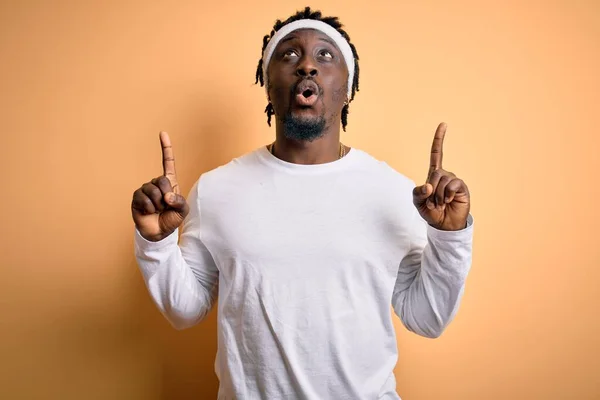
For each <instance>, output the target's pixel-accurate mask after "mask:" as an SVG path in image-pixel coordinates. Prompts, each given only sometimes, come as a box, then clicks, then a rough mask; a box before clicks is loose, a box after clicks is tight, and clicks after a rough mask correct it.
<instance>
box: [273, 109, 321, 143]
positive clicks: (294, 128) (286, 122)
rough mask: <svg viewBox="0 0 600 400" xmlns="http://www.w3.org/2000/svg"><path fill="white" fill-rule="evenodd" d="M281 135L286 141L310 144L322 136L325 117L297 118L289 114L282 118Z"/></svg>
mask: <svg viewBox="0 0 600 400" xmlns="http://www.w3.org/2000/svg"><path fill="white" fill-rule="evenodd" d="M282 122H283V134H284V135H285V137H286V138H288V139H293V140H297V141H302V142H312V141H313V140H315V139H318V138H320V137H322V136H323V134H324V132H325V122H326V121H325V117H324V116H322V115H321V116H319V117H316V118H310V119H307V118H298V117H295V116H293V115H292V114H291V113H287V114H286V115H285V116H284V117H283V121H282Z"/></svg>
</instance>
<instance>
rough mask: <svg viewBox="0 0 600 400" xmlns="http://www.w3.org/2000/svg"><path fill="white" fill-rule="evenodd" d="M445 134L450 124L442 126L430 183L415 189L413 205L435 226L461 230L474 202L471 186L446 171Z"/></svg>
mask: <svg viewBox="0 0 600 400" xmlns="http://www.w3.org/2000/svg"><path fill="white" fill-rule="evenodd" d="M445 135H446V124H445V123H441V124H439V125H438V128H437V130H436V131H435V136H434V138H433V144H432V145H431V158H430V160H431V161H430V164H429V173H428V174H427V181H426V183H425V184H424V185H422V186H417V187H415V189H414V190H413V203H414V204H415V207H417V210H419V214H421V217H423V219H424V220H425V221H427V223H428V224H429V225H431V226H432V227H434V228H436V229H439V230H443V231H457V230H460V229H464V228H465V227H466V225H467V217H468V216H469V210H470V206H471V203H470V196H469V188H467V185H466V184H465V183H464V182H463V181H462V180H461V179H459V178H457V177H456V175H454V174H453V173H452V172H448V171H445V170H444V169H443V168H442V157H443V145H444V136H445Z"/></svg>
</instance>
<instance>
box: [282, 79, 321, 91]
mask: <svg viewBox="0 0 600 400" xmlns="http://www.w3.org/2000/svg"><path fill="white" fill-rule="evenodd" d="M307 81H310V82H312V83H314V84H315V85H316V86H317V88H318V89H319V93H323V87H322V86H321V85H319V82H317V81H316V80H315V79H314V78H313V77H311V76H309V77H305V78H302V79H300V80H298V82H296V83H295V84H293V85H292V86H291V87H290V93H291V94H292V95H294V94H295V93H296V90H297V88H298V86H300V85H301V84H302V83H303V82H307Z"/></svg>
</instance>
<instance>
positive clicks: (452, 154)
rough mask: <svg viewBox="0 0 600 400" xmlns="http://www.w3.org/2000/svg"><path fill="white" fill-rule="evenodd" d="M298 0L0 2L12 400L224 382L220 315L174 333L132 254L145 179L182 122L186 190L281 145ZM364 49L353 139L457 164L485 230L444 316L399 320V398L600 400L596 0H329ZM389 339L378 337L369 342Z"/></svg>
mask: <svg viewBox="0 0 600 400" xmlns="http://www.w3.org/2000/svg"><path fill="white" fill-rule="evenodd" d="M305 5H306V4H304V3H297V2H291V1H275V0H274V1H261V0H255V1H252V2H241V1H240V2H234V1H226V0H221V1H215V2H212V1H211V2H209V1H187V2H182V1H179V2H167V1H162V2H159V1H126V2H122V1H118V2H117V1H95V2H92V1H71V2H67V1H46V2H42V1H16V0H15V1H3V2H2V3H1V5H0V58H1V61H0V80H1V82H2V83H1V88H0V117H1V118H0V122H1V129H2V146H0V160H2V175H3V178H2V195H1V198H2V200H1V201H2V233H1V235H2V237H1V240H0V251H1V255H2V257H1V260H2V262H1V263H2V271H1V272H2V279H1V280H0V293H1V294H0V300H1V303H0V305H1V310H2V315H1V318H0V323H1V327H2V330H1V331H0V360H1V361H0V398H3V399H124V400H125V399H161V400H164V399H214V398H216V396H215V395H216V388H217V381H216V378H215V376H214V373H213V360H214V356H215V351H216V322H215V321H216V320H215V317H216V315H215V312H214V311H213V312H212V313H211V315H210V317H209V318H208V319H207V320H206V321H204V322H203V323H202V324H200V325H199V326H197V327H195V328H193V329H190V330H187V331H182V332H179V331H175V330H174V329H172V328H171V327H170V326H169V325H168V323H167V321H166V320H165V319H164V318H163V317H162V316H161V315H160V313H159V312H158V311H157V309H156V308H155V307H154V305H153V304H152V303H151V300H150V298H149V296H148V294H147V292H146V289H145V287H144V285H143V281H142V279H141V275H140V273H139V272H138V270H137V266H136V264H135V260H134V257H133V251H132V232H133V224H132V221H131V216H130V208H129V207H130V201H131V195H132V193H133V191H134V190H135V189H136V188H137V187H139V186H140V185H141V184H142V183H143V182H146V181H148V180H150V179H151V178H153V177H155V176H158V175H159V174H160V173H161V159H160V154H161V153H160V146H159V141H158V132H159V131H160V130H161V129H164V130H167V131H168V132H170V134H171V138H172V141H173V144H174V150H175V156H176V158H177V167H178V175H179V179H180V182H181V184H182V189H183V191H184V192H185V193H187V191H188V190H189V189H190V187H191V185H192V183H193V182H194V181H195V180H196V179H197V178H198V176H199V174H200V173H202V172H204V171H207V170H209V169H212V168H215V167H217V166H218V165H221V164H223V163H226V162H228V161H229V160H230V159H232V158H233V157H236V156H239V155H241V154H243V153H245V152H248V151H251V150H253V149H255V148H256V147H258V146H260V145H263V144H266V143H268V142H270V141H271V140H272V139H273V137H274V129H269V128H268V127H267V124H266V117H265V114H263V110H264V107H265V105H266V100H265V95H264V92H263V89H262V88H260V87H258V86H254V85H253V83H254V72H255V69H256V65H257V61H258V59H259V57H260V48H261V44H262V37H263V35H264V34H266V33H267V32H269V30H270V29H271V27H272V24H273V22H274V21H275V19H276V18H286V17H287V16H288V15H290V14H292V13H293V12H294V11H296V10H297V9H299V8H302V7H303V6H305ZM313 7H316V8H320V9H322V10H323V11H324V12H325V13H326V14H334V15H338V16H340V17H341V20H342V22H343V23H344V24H345V25H346V27H347V30H348V33H349V34H350V37H351V39H352V41H353V43H355V45H356V47H357V49H358V52H359V55H360V58H361V60H360V69H361V76H360V78H361V79H360V87H361V91H360V92H359V93H358V95H357V97H356V100H355V102H353V103H352V106H351V108H350V116H349V126H348V132H347V133H345V134H343V136H342V138H343V141H344V142H345V143H346V144H348V145H351V146H355V147H357V148H361V149H363V150H365V151H367V152H369V153H371V154H372V155H374V156H375V157H377V158H379V159H382V160H385V161H387V162H388V163H389V164H391V165H392V166H393V167H394V168H396V169H397V170H399V171H401V172H403V173H404V174H406V175H407V176H409V177H411V178H412V179H415V180H416V181H417V182H422V181H423V180H424V179H425V176H426V173H427V168H428V161H429V159H428V157H429V147H430V143H431V140H432V138H433V133H434V131H435V128H436V126H437V124H438V122H440V121H446V122H447V123H448V133H447V135H446V143H445V158H444V167H445V168H446V169H448V170H450V171H453V172H455V173H456V174H457V175H458V176H459V177H461V178H463V179H464V180H465V181H466V182H467V184H468V185H469V187H470V190H471V193H472V202H473V205H472V213H473V215H474V217H475V223H476V234H475V250H474V260H473V268H472V272H471V274H470V276H469V279H468V283H467V289H466V293H465V296H464V299H463V303H462V307H461V309H460V312H459V313H458V315H457V317H456V319H455V320H454V322H453V323H452V324H451V325H450V327H449V328H448V330H447V331H446V332H445V334H444V335H443V336H442V337H441V338H439V339H437V340H430V339H425V338H420V337H417V336H416V335H414V334H411V333H408V332H407V331H406V330H405V329H404V328H403V327H402V326H401V325H400V323H399V321H398V319H397V318H395V321H396V326H397V328H398V344H399V352H400V360H399V363H398V367H397V369H396V374H397V377H398V392H399V394H400V395H401V396H402V397H403V399H404V400H425V399H457V400H458V399H460V400H467V399H469V400H470V399H473V400H475V399H477V400H479V399H498V400H500V399H598V398H600V378H599V372H600V344H599V342H600V339H599V338H600V318H599V317H598V305H599V304H600V296H599V291H598V280H599V279H600V271H599V267H600V250H599V249H600V246H599V245H598V243H597V241H598V238H599V236H600V235H599V234H598V228H597V226H598V224H599V223H600V211H599V207H598V203H597V202H598V200H599V197H600V196H599V195H600V191H599V190H598V185H599V183H598V169H599V167H600V163H599V157H598V147H599V142H600V141H599V140H598V135H599V129H598V126H599V117H600V115H599V114H600V101H599V93H600V3H598V2H597V1H583V0H581V1H575V2H571V1H566V0H565V1H539V2H534V1H527V2H521V1H513V2H505V1H497V2H481V1H452V2H448V1H436V2H434V1H426V2H423V1H419V2H417V1H413V2H408V1H394V2H392V1H382V0H371V1H368V2H362V1H342V0H340V1H320V2H316V3H314V4H313ZM374 345H375V344H374Z"/></svg>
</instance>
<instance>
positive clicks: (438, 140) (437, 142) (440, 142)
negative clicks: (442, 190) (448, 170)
mask: <svg viewBox="0 0 600 400" xmlns="http://www.w3.org/2000/svg"><path fill="white" fill-rule="evenodd" d="M445 135H446V123H445V122H442V123H441V124H439V125H438V127H437V129H436V131H435V136H434V137H433V143H432V145H431V158H430V162H429V175H428V177H429V176H430V175H431V173H432V172H433V171H436V170H438V169H441V168H442V158H443V157H444V136H445Z"/></svg>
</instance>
